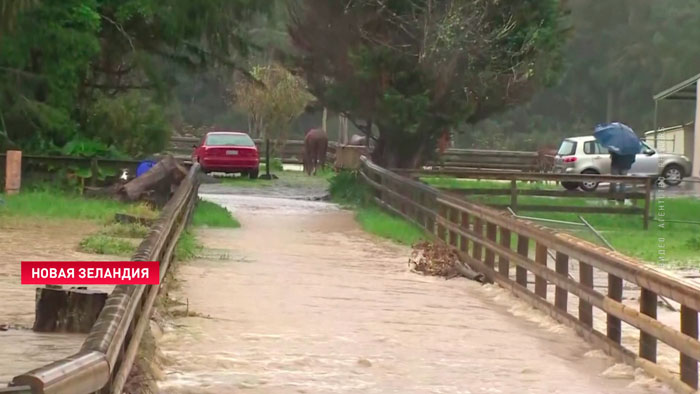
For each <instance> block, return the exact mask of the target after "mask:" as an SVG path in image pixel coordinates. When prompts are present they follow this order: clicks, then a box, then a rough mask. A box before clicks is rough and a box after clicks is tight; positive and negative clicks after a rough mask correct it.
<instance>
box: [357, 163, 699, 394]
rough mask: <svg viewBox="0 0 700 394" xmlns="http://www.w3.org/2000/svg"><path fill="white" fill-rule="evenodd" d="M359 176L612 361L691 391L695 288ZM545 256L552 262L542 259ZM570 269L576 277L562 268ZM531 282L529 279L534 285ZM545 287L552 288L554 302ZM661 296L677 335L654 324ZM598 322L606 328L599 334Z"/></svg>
mask: <svg viewBox="0 0 700 394" xmlns="http://www.w3.org/2000/svg"><path fill="white" fill-rule="evenodd" d="M360 174H361V176H362V178H363V179H364V180H365V181H366V183H367V184H368V185H369V186H370V187H371V188H372V189H373V190H374V192H375V197H374V198H375V201H376V202H377V203H378V204H379V205H381V206H383V207H385V208H386V209H388V210H390V211H392V212H394V213H396V214H398V215H401V216H403V217H404V218H406V219H408V220H410V221H412V222H414V223H416V224H417V225H419V226H420V227H422V228H423V229H425V230H426V232H428V233H430V234H432V235H433V236H435V237H436V238H438V239H439V240H441V241H443V242H445V243H447V244H449V245H451V246H452V247H453V248H454V249H456V250H457V251H458V253H459V254H460V256H461V258H462V259H463V260H464V261H466V262H467V263H469V264H470V265H471V266H472V268H474V269H476V270H477V271H479V272H481V273H483V274H484V275H485V276H486V277H487V278H488V280H490V281H492V282H495V283H497V284H499V285H500V286H502V287H503V288H505V289H507V290H509V291H511V292H512V293H514V294H515V295H517V296H518V297H520V298H522V299H523V300H525V301H526V302H528V303H530V304H531V305H533V306H534V307H536V308H538V309H540V310H541V311H543V312H545V313H547V314H549V315H550V316H551V317H553V318H554V319H556V320H558V321H559V322H561V323H562V324H565V325H568V326H570V327H572V328H573V329H575V331H576V332H577V333H578V334H579V335H581V336H583V337H584V338H586V339H587V340H588V341H589V342H590V343H592V344H593V345H595V346H597V347H600V348H602V349H604V350H605V351H606V352H607V353H608V354H610V355H612V356H614V357H616V358H617V359H618V360H621V361H624V362H626V363H628V364H630V365H633V366H637V367H641V368H643V369H644V370H646V371H647V372H648V373H649V374H651V375H652V376H655V377H657V378H659V379H660V380H662V381H663V382H665V383H667V384H669V385H670V386H671V387H673V388H674V389H675V390H676V391H678V392H682V393H694V392H696V390H697V387H698V362H697V360H698V359H700V342H699V341H698V310H699V309H700V286H698V285H696V284H694V283H692V282H689V281H686V280H684V279H681V278H678V277H676V276H673V275H670V274H667V273H665V272H662V271H659V270H656V269H654V268H652V267H650V266H648V265H646V264H644V263H642V262H640V261H637V260H635V259H632V258H630V257H627V256H624V255H622V254H619V253H617V252H613V251H610V250H608V249H604V248H602V247H599V246H597V245H594V244H592V243H589V242H586V241H583V240H581V239H578V238H576V237H573V236H570V235H567V234H562V233H557V232H554V231H552V230H550V229H547V228H544V227H541V226H538V225H536V224H534V223H532V222H528V221H524V220H520V219H517V218H513V217H512V216H510V215H509V214H507V213H505V212H499V211H496V210H494V209H492V208H489V207H485V206H481V205H478V204H474V203H470V202H467V201H464V200H463V199H461V198H459V197H456V196H451V195H448V194H447V193H443V192H441V191H439V190H437V189H435V188H433V187H430V186H428V185H425V184H423V183H420V182H418V181H415V180H412V179H409V178H406V177H403V176H401V175H399V174H397V173H394V172H392V171H389V170H386V169H384V168H381V167H379V166H377V165H375V164H373V163H372V162H370V161H369V160H367V159H366V158H364V157H363V158H362V169H361V172H360ZM533 252H534V253H533ZM550 253H552V254H553V255H554V258H549V257H548V255H549V254H550ZM572 264H573V266H574V267H576V268H577V271H578V278H575V277H574V276H572V274H573V273H575V272H573V271H572V272H569V269H570V268H569V267H570V266H572ZM594 271H595V272H597V273H599V274H602V275H604V277H605V281H606V282H607V285H608V286H607V291H606V292H601V291H598V290H597V289H598V288H599V287H596V286H595V283H594V282H595V281H596V277H595V276H594ZM528 276H534V278H535V279H534V286H532V285H531V283H530V281H529V280H528ZM600 279H601V278H600V277H598V280H600ZM625 281H626V282H629V283H633V284H635V285H637V286H638V287H639V288H640V290H639V300H640V304H639V308H636V307H633V306H631V305H629V304H623V303H622V290H623V282H625ZM549 285H553V286H555V289H556V290H555V293H554V297H553V299H551V298H552V297H551V295H548V292H547V288H548V286H549ZM570 296H571V297H570ZM659 297H665V298H667V299H670V300H673V301H675V302H678V303H679V304H681V312H680V319H681V321H680V323H681V324H680V329H676V328H674V327H671V326H669V325H667V324H665V323H662V322H661V321H659V320H657V319H656V317H657V300H658V298H659ZM570 298H571V301H574V300H575V299H578V305H577V308H572V307H571V306H570V304H569V301H570ZM594 308H595V309H594ZM594 310H595V311H596V312H598V313H594ZM622 322H624V323H626V324H629V325H631V326H632V327H634V328H636V329H638V330H639V333H640V338H639V351H638V352H635V351H633V350H630V349H629V348H628V347H626V346H624V345H623V343H622ZM596 323H600V324H596ZM601 326H602V327H605V328H604V330H603V331H601V330H599V329H598V328H597V327H601ZM657 341H662V342H664V343H665V344H667V345H668V346H670V347H672V348H674V349H676V350H678V351H679V352H680V360H679V370H680V373H674V372H673V371H671V370H669V369H667V368H665V367H663V366H661V365H659V364H657V363H656V357H657Z"/></svg>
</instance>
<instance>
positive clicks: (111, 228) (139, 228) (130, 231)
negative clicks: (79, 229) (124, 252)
mask: <svg viewBox="0 0 700 394" xmlns="http://www.w3.org/2000/svg"><path fill="white" fill-rule="evenodd" d="M100 234H102V235H105V236H109V237H120V238H146V235H147V234H148V227H146V226H144V225H141V224H138V223H131V224H126V223H111V224H108V225H107V226H105V227H104V228H103V229H102V230H101V231H100Z"/></svg>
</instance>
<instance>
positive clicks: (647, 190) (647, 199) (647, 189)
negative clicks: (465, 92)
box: [644, 178, 651, 230]
mask: <svg viewBox="0 0 700 394" xmlns="http://www.w3.org/2000/svg"><path fill="white" fill-rule="evenodd" d="M650 210H651V178H647V180H646V182H645V183H644V229H645V230H648V229H649V211H650Z"/></svg>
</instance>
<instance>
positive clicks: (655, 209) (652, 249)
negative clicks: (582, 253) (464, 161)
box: [427, 178, 700, 267]
mask: <svg viewBox="0 0 700 394" xmlns="http://www.w3.org/2000/svg"><path fill="white" fill-rule="evenodd" d="M435 179H436V178H431V179H428V180H427V183H430V184H432V185H434V186H439V187H450V188H456V189H466V188H503V189H507V188H508V184H507V183H499V182H486V181H481V182H479V181H462V180H456V179H451V180H450V179H449V178H440V180H438V181H436V180H435ZM529 185H531V186H529ZM535 185H536V184H525V183H519V184H518V188H519V189H520V188H522V189H525V188H527V187H530V188H532V187H535ZM541 187H551V185H550V186H546V185H542V186H541ZM560 188H561V186H556V187H555V189H560ZM466 198H467V199H469V200H470V201H474V202H477V203H481V204H509V202H510V197H509V196H484V195H482V196H467V197H466ZM611 203H612V204H615V203H614V202H611ZM639 203H640V204H642V202H641V201H640V202H639ZM518 204H521V205H550V206H552V205H559V206H562V205H569V206H598V205H604V204H609V203H608V202H607V200H603V199H599V198H571V197H567V198H556V197H536V196H521V197H518ZM661 204H663V209H661ZM611 206H612V205H611ZM518 214H519V215H524V216H531V217H537V218H544V219H555V220H562V221H568V222H576V223H581V221H580V219H579V215H580V216H582V217H583V218H584V219H586V221H588V222H589V223H590V224H591V225H592V226H593V227H594V228H595V229H596V230H598V231H599V232H600V233H601V234H602V235H603V237H605V239H607V240H608V242H610V243H611V244H612V246H613V247H614V248H615V249H616V250H618V251H620V252H622V253H624V254H627V255H629V256H633V257H636V258H639V259H641V260H644V261H647V262H650V263H655V264H662V265H665V266H669V267H698V266H700V235H699V234H700V225H694V224H683V223H672V222H669V221H663V222H662V221H652V222H651V223H650V225H649V230H644V229H643V228H642V218H641V215H638V214H637V215H617V214H595V213H583V214H579V213H567V212H539V211H528V210H518ZM651 214H652V216H656V215H658V214H662V215H664V218H665V220H674V219H676V220H691V221H692V220H695V221H700V199H697V198H664V199H663V202H661V200H659V202H657V204H656V206H652V207H651ZM542 224H544V225H546V226H553V225H550V224H548V223H542ZM557 229H558V230H560V231H565V232H568V233H571V234H574V235H576V236H578V237H580V238H583V239H586V240H588V241H590V242H593V243H596V244H599V245H603V243H602V241H600V239H598V238H597V237H596V236H595V235H594V234H593V233H592V232H591V231H590V230H588V229H587V228H585V227H584V228H582V227H573V226H558V225H557Z"/></svg>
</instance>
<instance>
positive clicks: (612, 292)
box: [607, 274, 622, 344]
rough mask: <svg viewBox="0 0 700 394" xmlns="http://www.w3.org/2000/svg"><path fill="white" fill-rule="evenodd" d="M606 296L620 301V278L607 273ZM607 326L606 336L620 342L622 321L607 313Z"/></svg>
mask: <svg viewBox="0 0 700 394" xmlns="http://www.w3.org/2000/svg"><path fill="white" fill-rule="evenodd" d="M608 297H610V298H611V299H613V300H615V301H617V302H620V301H622V278H618V277H617V276H615V275H612V274H608ZM607 327H608V330H607V331H608V338H610V339H612V340H613V341H615V343H617V344H620V342H621V341H622V323H621V322H620V319H618V318H616V317H614V316H613V315H611V314H608V318H607Z"/></svg>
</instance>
